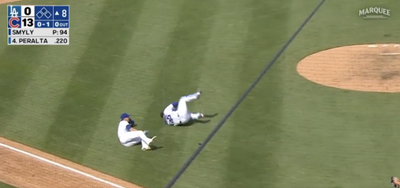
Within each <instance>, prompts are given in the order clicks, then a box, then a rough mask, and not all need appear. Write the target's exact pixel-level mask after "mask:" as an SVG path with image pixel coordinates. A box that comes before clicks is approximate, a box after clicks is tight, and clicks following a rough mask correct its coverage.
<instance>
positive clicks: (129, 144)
mask: <svg viewBox="0 0 400 188" xmlns="http://www.w3.org/2000/svg"><path fill="white" fill-rule="evenodd" d="M137 144H140V141H136V140H134V141H130V142H126V143H123V144H122V145H123V146H125V147H132V146H134V145H137Z"/></svg>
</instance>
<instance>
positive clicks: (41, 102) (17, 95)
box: [0, 0, 400, 188]
mask: <svg viewBox="0 0 400 188" xmlns="http://www.w3.org/2000/svg"><path fill="white" fill-rule="evenodd" d="M96 2H97V3H94V2H86V1H85V2H83V3H82V2H78V1H72V0H66V1H63V3H62V4H70V5H71V11H72V12H71V20H72V21H71V22H72V23H73V24H71V25H73V27H72V28H71V30H70V33H71V37H70V38H71V44H70V45H69V46H6V45H5V44H6V38H5V37H4V38H0V44H2V45H0V53H1V55H0V68H1V69H0V90H1V91H2V92H0V118H1V119H2V123H1V124H0V135H1V136H3V137H6V138H9V139H12V140H15V141H18V142H21V143H24V144H26V145H29V146H32V147H35V148H38V149H41V150H44V151H46V152H49V153H52V154H55V155H57V156H60V157H63V158H66V159H69V160H71V161H74V162H77V163H81V164H83V165H86V166H89V167H91V168H94V169H97V170H99V171H102V172H104V173H107V174H110V175H113V176H116V177H119V178H121V179H124V180H127V181H130V182H134V183H137V184H139V185H142V186H145V187H149V188H150V187H162V186H163V185H165V184H166V183H167V182H168V181H169V180H170V179H171V178H172V176H173V175H174V174H175V173H176V172H177V170H178V169H179V168H180V167H181V165H182V164H183V163H184V162H185V161H186V159H187V158H188V157H189V156H190V155H191V154H192V153H193V151H194V150H196V149H197V148H198V143H199V142H201V141H203V140H204V138H205V137H206V136H207V135H208V134H209V132H210V131H211V130H212V129H213V128H214V126H215V125H216V124H217V123H218V122H219V121H220V120H221V119H222V118H223V116H224V115H225V114H226V113H227V111H228V110H229V109H230V108H231V107H232V105H233V104H234V103H235V102H236V101H237V99H238V98H239V97H240V96H241V95H242V94H243V92H244V91H245V90H246V89H247V88H248V87H249V86H250V84H251V83H252V82H253V80H254V79H255V78H256V77H257V76H258V74H259V73H260V71H261V70H262V68H263V67H264V66H265V65H266V64H267V63H268V61H269V60H271V59H272V58H273V57H274V55H275V54H276V53H277V52H278V50H280V48H281V47H282V46H283V45H284V43H285V42H286V41H287V40H288V39H289V37H290V36H291V35H292V34H293V33H294V32H295V30H296V29H297V28H298V27H299V26H300V24H301V23H302V22H303V21H304V19H305V18H306V17H307V16H308V15H309V14H310V12H311V11H312V10H313V8H314V7H315V6H316V5H317V4H318V3H319V0H309V1H307V2H304V1H302V2H300V1H296V0H285V1H261V0H251V1H235V2H233V1H227V0H218V1H211V0H209V1H192V2H191V1H184V0H176V1H145V0H136V1H132V2H130V1H129V2H115V1H111V0H99V1H96ZM18 3H19V4H24V3H26V4H60V3H59V2H58V1H46V0H32V1H24V2H18ZM366 6H383V7H386V8H388V9H390V10H391V12H392V17H390V18H388V19H386V20H363V19H362V18H360V17H359V16H358V10H359V9H362V8H365V7H366ZM5 11H6V7H5V6H4V5H2V6H0V12H2V13H4V12H5ZM399 12H400V6H399V3H397V2H394V1H391V0H384V1H381V2H380V3H375V2H374V1H372V0H367V1H363V2H362V3H361V1H360V2H357V1H354V2H348V1H345V0H336V1H327V2H326V4H325V5H323V6H322V7H321V9H320V10H319V11H318V12H317V14H316V15H315V16H314V17H313V18H312V20H311V21H310V22H309V23H308V24H307V25H306V27H305V28H304V30H303V31H302V32H301V33H300V34H299V36H298V37H297V38H296V39H295V40H294V41H293V43H292V44H291V45H290V46H289V48H288V49H287V50H286V51H285V53H284V54H283V55H282V57H281V58H279V59H278V61H277V63H276V64H275V65H274V66H273V67H272V68H271V70H270V71H269V72H268V73H267V74H266V76H265V77H264V78H263V80H262V81H261V82H260V83H259V84H258V85H257V87H256V88H255V89H254V91H253V92H251V93H250V94H249V96H248V97H247V98H246V100H245V101H243V103H242V104H241V105H240V106H239V108H238V109H237V110H236V111H235V113H234V114H233V115H232V117H231V118H230V119H229V120H228V121H227V122H226V123H225V125H224V126H223V127H222V128H221V129H220V131H219V132H218V133H217V134H216V136H215V137H214V138H213V140H211V142H210V143H209V145H207V147H206V148H205V150H204V151H203V152H202V153H201V154H200V155H199V157H198V158H197V159H196V160H195V161H194V163H193V164H192V166H190V167H189V169H188V170H187V172H186V173H185V174H183V176H182V177H181V179H179V181H178V182H177V184H176V186H175V187H182V188H191V187H193V188H195V187H244V186H248V187H271V188H273V187H288V186H293V185H298V186H303V187H326V188H340V187H356V186H357V187H358V186H359V187H362V186H363V187H381V186H382V185H383V184H387V183H388V182H387V181H388V177H390V176H392V175H396V174H397V175H398V173H399V172H398V171H396V169H398V168H399V165H398V164H396V163H394V162H395V161H396V159H397V158H398V157H399V156H400V152H398V151H396V150H395V149H394V148H395V147H396V146H397V145H398V144H399V141H398V139H397V137H396V135H398V133H399V130H398V129H396V128H397V127H396V125H397V122H399V120H400V118H398V116H397V111H398V110H397V107H398V106H399V103H400V102H398V101H400V100H398V98H400V96H399V95H398V94H379V93H364V92H355V91H345V90H339V89H334V88H329V87H323V86H320V85H317V84H314V83H311V82H309V81H307V80H305V79H304V78H302V77H301V76H299V75H298V74H297V73H296V69H295V67H296V64H297V62H298V61H299V60H300V59H302V58H304V57H305V56H307V55H309V54H311V53H314V52H316V51H320V50H322V49H326V48H331V47H335V46H343V45H348V44H361V43H384V42H392V43H395V42H397V43H400V35H399V34H398V32H397V31H398V30H399V29H400V26H399V24H398V23H399V21H400V17H398V16H397V13H399ZM0 24H3V25H5V20H0ZM5 32H6V31H5V29H4V30H0V35H1V34H2V35H3V36H4V35H6V33H5ZM385 34H391V37H384V35H385ZM322 63H324V62H322ZM198 88H201V89H202V90H203V91H204V95H203V96H202V98H201V99H200V101H194V102H193V103H190V109H191V110H192V111H194V112H195V111H204V112H205V113H207V114H213V113H219V115H218V116H216V117H214V118H213V119H212V121H211V122H210V123H208V124H194V125H192V126H188V127H168V126H165V125H163V124H162V122H161V119H160V118H159V112H160V111H161V110H162V109H163V108H164V107H165V106H166V105H167V104H168V103H170V102H172V101H175V100H177V99H179V97H180V96H181V95H185V94H189V93H191V92H195V91H196V90H197V89H198ZM122 112H129V113H131V114H132V115H133V117H134V119H135V121H136V122H137V123H138V124H139V126H138V128H140V129H147V130H150V133H151V134H153V135H157V136H158V138H157V141H156V144H157V145H162V146H164V148H162V149H159V150H156V151H154V152H142V151H141V150H140V148H139V147H133V148H124V147H122V146H121V145H120V144H119V142H118V140H117V135H116V128H117V123H118V116H119V115H120V114H121V113H122ZM393 149H394V150H393Z"/></svg>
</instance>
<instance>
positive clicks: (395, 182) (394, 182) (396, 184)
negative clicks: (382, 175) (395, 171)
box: [390, 177, 400, 188]
mask: <svg viewBox="0 0 400 188" xmlns="http://www.w3.org/2000/svg"><path fill="white" fill-rule="evenodd" d="M390 183H391V184H392V185H393V187H396V188H398V187H400V181H399V178H397V177H391V178H390Z"/></svg>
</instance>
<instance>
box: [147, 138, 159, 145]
mask: <svg viewBox="0 0 400 188" xmlns="http://www.w3.org/2000/svg"><path fill="white" fill-rule="evenodd" d="M156 137H157V136H153V138H151V139H150V142H149V143H147V144H148V145H150V144H151V143H152V142H153V140H154V139H155V138H156Z"/></svg>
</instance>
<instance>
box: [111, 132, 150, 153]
mask: <svg viewBox="0 0 400 188" xmlns="http://www.w3.org/2000/svg"><path fill="white" fill-rule="evenodd" d="M119 141H120V142H121V144H122V145H123V146H125V147H131V146H134V145H136V144H139V143H142V149H143V148H146V147H148V146H149V143H150V141H151V139H150V138H148V137H147V136H146V135H145V134H144V132H143V131H130V132H127V133H125V134H123V135H122V136H121V138H119Z"/></svg>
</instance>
